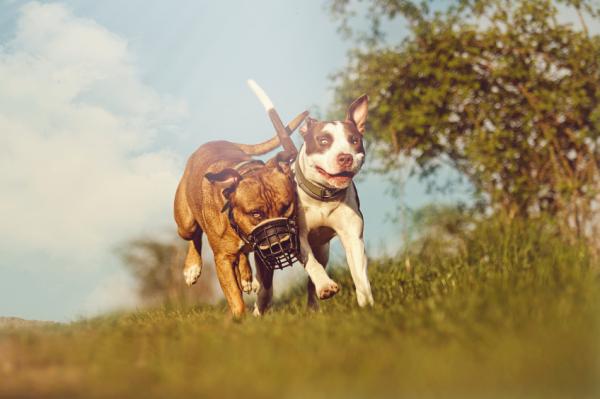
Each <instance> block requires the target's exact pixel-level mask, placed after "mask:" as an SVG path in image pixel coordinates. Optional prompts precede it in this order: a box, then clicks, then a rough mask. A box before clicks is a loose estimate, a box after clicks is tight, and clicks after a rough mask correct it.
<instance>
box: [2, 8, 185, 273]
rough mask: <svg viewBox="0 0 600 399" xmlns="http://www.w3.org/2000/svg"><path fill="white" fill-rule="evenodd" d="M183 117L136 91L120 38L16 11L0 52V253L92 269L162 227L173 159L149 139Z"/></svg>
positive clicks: (68, 18) (175, 107)
mask: <svg viewBox="0 0 600 399" xmlns="http://www.w3.org/2000/svg"><path fill="white" fill-rule="evenodd" d="M185 114H186V107H185V104H183V103H179V102H176V101H173V100H172V99H169V98H165V97H164V96H161V95H159V94H158V93H156V92H155V91H154V90H153V89H152V88H150V87H149V86H147V85H146V84H144V83H143V82H142V80H141V78H140V76H139V72H138V70H137V69H136V67H135V60H134V57H132V55H131V54H130V52H129V50H128V47H127V42H126V41H124V40H123V39H121V38H120V37H118V36H116V35H114V34H112V33H111V32H109V31H108V30H106V29H105V28H103V27H102V26H100V25H98V24H96V23H95V22H93V21H91V20H87V19H83V18H78V17H76V16H74V15H73V14H72V13H71V12H70V11H69V10H68V9H67V8H66V7H64V6H62V5H59V4H40V3H36V2H34V3H29V4H27V5H25V6H24V7H23V8H22V9H21V14H20V18H19V20H18V23H17V29H16V32H15V35H14V37H13V38H12V39H11V40H10V42H8V43H4V44H0V187H2V194H1V196H0V220H2V223H1V224H0V250H2V252H3V253H13V254H24V253H32V254H33V253H37V254H38V256H39V254H40V253H41V254H45V255H47V256H49V257H52V258H54V259H61V260H62V261H63V262H62V263H64V264H65V265H66V266H72V267H77V268H84V267H88V268H96V267H99V266H101V265H100V264H99V263H100V262H101V260H100V259H102V254H106V253H107V251H110V250H111V249H112V248H113V247H114V245H116V244H117V243H118V242H120V241H121V240H124V239H126V238H128V237H130V236H131V235H134V234H137V233H138V232H140V231H143V230H147V229H149V228H153V227H156V226H161V227H162V226H164V225H168V224H169V223H173V222H172V218H171V212H172V211H171V207H172V198H173V194H174V191H175V187H176V184H177V180H178V177H179V173H180V170H179V169H180V162H179V159H177V157H176V156H175V155H174V154H172V153H171V152H170V151H168V150H165V149H160V148H158V149H157V148H155V147H156V146H154V147H153V140H154V138H155V137H156V135H157V134H159V133H160V134H168V133H169V132H170V131H172V129H173V128H174V127H176V126H177V121H178V120H180V119H182V118H183V117H185ZM43 263H44V262H42V264H40V262H39V259H37V260H36V259H31V265H29V266H33V265H35V267H36V268H40V267H41V268H43V267H44V265H43ZM56 263H57V262H52V263H49V265H50V264H52V265H55V264H56ZM27 266H28V265H22V267H27ZM53 267H55V266H53Z"/></svg>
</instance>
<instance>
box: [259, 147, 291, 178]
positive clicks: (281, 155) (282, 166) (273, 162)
mask: <svg viewBox="0 0 600 399" xmlns="http://www.w3.org/2000/svg"><path fill="white" fill-rule="evenodd" d="M295 159H296V154H290V153H289V152H288V151H281V152H278V153H277V155H275V156H274V157H273V158H271V159H269V160H268V161H267V163H266V166H267V167H269V168H276V169H278V170H279V171H280V172H282V173H285V174H289V173H290V170H291V167H290V165H291V164H292V162H294V160H295Z"/></svg>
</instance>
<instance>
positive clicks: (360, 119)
mask: <svg viewBox="0 0 600 399" xmlns="http://www.w3.org/2000/svg"><path fill="white" fill-rule="evenodd" d="M368 111H369V97H368V96H367V95H366V94H363V95H362V96H360V97H358V98H357V99H356V100H354V102H353V103H352V104H350V106H349V107H348V112H347V113H346V120H347V121H350V122H354V124H355V125H356V128H357V129H358V131H359V132H360V134H363V133H364V131H365V124H366V123H367V113H368Z"/></svg>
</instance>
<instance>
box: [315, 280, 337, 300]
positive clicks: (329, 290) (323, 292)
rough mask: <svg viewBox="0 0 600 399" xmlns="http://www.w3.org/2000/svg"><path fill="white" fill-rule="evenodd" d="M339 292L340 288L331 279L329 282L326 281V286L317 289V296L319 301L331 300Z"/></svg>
mask: <svg viewBox="0 0 600 399" xmlns="http://www.w3.org/2000/svg"><path fill="white" fill-rule="evenodd" d="M339 290H340V287H338V285H337V284H336V282H335V281H333V280H331V279H329V281H326V282H325V284H323V285H321V286H319V287H317V296H318V297H319V299H327V298H331V297H332V296H334V295H335V294H337V293H338V291H339Z"/></svg>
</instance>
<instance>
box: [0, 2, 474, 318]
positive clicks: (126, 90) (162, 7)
mask: <svg viewBox="0 0 600 399" xmlns="http://www.w3.org/2000/svg"><path fill="white" fill-rule="evenodd" d="M361 23H363V24H364V21H363V22H361V21H360V19H359V20H357V24H359V27H360V24H361ZM365 26H366V25H365ZM336 27H337V26H336V22H335V21H332V20H331V18H330V16H329V15H328V13H327V12H326V10H325V8H324V2H322V1H307V2H297V1H295V2H292V1H278V0H267V1H253V2H250V1H237V2H235V1H234V2H216V1H213V2H209V1H192V0H179V1H176V2H169V1H141V0H128V1H126V2H123V1H116V0H104V1H98V2H90V1H82V0H65V1H56V2H35V1H33V2H31V1H14V0H12V1H7V0H0V187H1V190H2V195H1V196H0V220H1V221H2V222H1V224H0V316H16V317H23V318H31V319H43V320H59V321H68V320H74V319H76V318H78V317H82V316H87V315H91V314H96V313H98V312H102V311H108V310H112V309H116V308H119V307H123V306H127V307H132V306H135V305H136V303H137V297H136V292H135V286H134V283H133V281H132V280H131V278H130V277H129V276H128V275H127V273H126V272H125V270H124V268H123V266H122V265H121V264H120V261H119V259H118V256H117V255H116V248H118V246H119V245H121V244H122V243H124V242H126V241H127V240H129V239H132V238H136V237H139V236H141V235H144V236H150V237H152V236H159V237H169V236H173V235H174V234H175V233H174V231H175V224H174V221H173V219H172V202H173V196H174V193H175V188H176V185H177V183H178V180H179V177H180V176H181V173H182V171H183V167H184V165H185V161H186V159H187V157H188V156H189V155H190V154H191V153H192V152H193V151H194V150H195V149H196V148H197V147H198V146H199V145H201V144H202V143H204V142H207V141H210V140H216V139H226V140H231V141H237V142H244V143H256V142H260V141H263V140H265V139H267V138H269V137H271V136H272V135H273V134H274V131H273V128H272V126H271V125H270V122H269V120H268V118H267V117H266V115H265V114H264V111H263V110H262V107H261V106H260V103H259V102H258V100H257V99H256V98H255V97H254V95H253V94H252V92H251V91H250V90H249V89H248V88H247V86H246V83H245V82H246V80H247V79H248V78H253V79H255V80H256V81H257V82H258V83H259V84H260V85H261V86H262V87H263V88H264V89H265V90H266V91H267V93H268V94H269V96H270V97H271V98H272V100H273V101H274V103H275V106H276V107H277V109H278V111H279V113H280V114H281V116H282V119H284V120H289V119H291V118H292V117H293V116H295V115H296V114H297V113H299V112H301V111H303V110H305V109H309V110H310V111H311V112H313V113H318V112H321V113H324V112H326V111H327V109H328V107H329V105H330V104H331V101H332V82H331V80H330V78H329V77H330V76H331V74H332V73H334V72H336V71H337V70H339V69H340V68H343V66H344V65H345V64H346V63H347V55H346V54H347V51H348V49H349V48H351V47H352V46H353V45H354V43H352V42H351V41H348V40H345V39H344V38H343V37H341V36H340V35H339V34H337V32H336ZM392 33H393V35H392V36H393V37H392V39H394V35H395V36H396V37H400V36H402V35H403V33H404V28H403V27H402V26H401V25H398V26H395V27H394V28H393V29H392ZM341 116H342V115H340V117H341ZM367 135H368V133H367ZM448 173H450V172H448ZM388 188H389V185H388V183H387V182H386V181H385V179H384V178H382V177H379V176H374V175H367V176H364V177H363V178H362V179H360V180H359V182H358V190H359V194H360V197H361V203H362V208H363V214H364V216H365V225H366V228H365V237H366V241H367V247H368V251H369V254H370V255H371V256H377V255H380V254H381V253H382V252H386V251H388V252H389V251H393V250H394V249H396V248H398V245H399V242H400V235H401V231H402V227H401V224H400V225H399V224H397V223H394V222H391V219H392V218H391V216H393V215H395V214H396V210H397V207H398V206H399V205H402V206H408V207H411V208H416V207H419V206H421V205H424V204H425V203H428V202H440V201H454V200H456V199H457V198H460V199H464V194H460V193H459V194H457V195H456V196H455V197H451V198H450V197H445V196H444V195H442V194H428V193H427V190H426V186H425V184H423V183H421V182H419V181H418V180H416V179H409V180H408V181H407V182H406V184H405V187H404V190H403V193H402V195H401V197H400V198H396V197H394V196H392V195H390V194H388V193H387V191H388ZM205 247H208V246H205ZM336 251H337V252H338V253H339V251H340V250H339V248H338V249H337V250H336ZM205 256H208V255H205ZM295 269H299V266H295ZM294 273H296V275H298V276H299V275H301V274H302V270H295V271H294Z"/></svg>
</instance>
